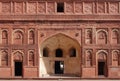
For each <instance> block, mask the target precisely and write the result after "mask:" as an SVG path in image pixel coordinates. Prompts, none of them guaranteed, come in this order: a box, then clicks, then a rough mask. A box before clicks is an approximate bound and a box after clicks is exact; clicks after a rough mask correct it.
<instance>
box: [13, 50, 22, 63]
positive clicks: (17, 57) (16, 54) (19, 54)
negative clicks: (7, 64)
mask: <svg viewBox="0 0 120 81" xmlns="http://www.w3.org/2000/svg"><path fill="white" fill-rule="evenodd" d="M13 59H14V60H15V61H23V53H22V52H21V51H15V52H13Z"/></svg>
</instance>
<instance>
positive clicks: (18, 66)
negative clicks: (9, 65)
mask: <svg viewBox="0 0 120 81" xmlns="http://www.w3.org/2000/svg"><path fill="white" fill-rule="evenodd" d="M14 68H15V76H22V71H23V70H22V62H15V66H14Z"/></svg>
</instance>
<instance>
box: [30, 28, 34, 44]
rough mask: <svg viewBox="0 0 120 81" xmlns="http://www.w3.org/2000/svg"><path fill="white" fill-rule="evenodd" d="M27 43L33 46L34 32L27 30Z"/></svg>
mask: <svg viewBox="0 0 120 81" xmlns="http://www.w3.org/2000/svg"><path fill="white" fill-rule="evenodd" d="M28 40H29V41H28V42H29V44H34V42H35V41H34V40H35V33H34V30H29V35H28Z"/></svg>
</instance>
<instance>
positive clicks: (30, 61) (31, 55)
mask: <svg viewBox="0 0 120 81" xmlns="http://www.w3.org/2000/svg"><path fill="white" fill-rule="evenodd" d="M29 66H34V51H29Z"/></svg>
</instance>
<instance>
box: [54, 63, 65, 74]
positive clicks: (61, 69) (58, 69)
mask: <svg viewBox="0 0 120 81" xmlns="http://www.w3.org/2000/svg"><path fill="white" fill-rule="evenodd" d="M63 73H64V62H63V61H55V74H63Z"/></svg>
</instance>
